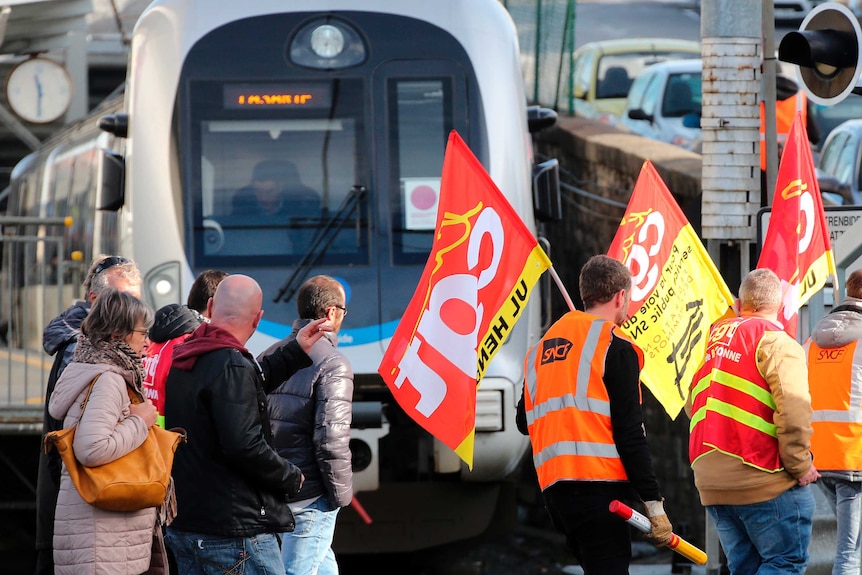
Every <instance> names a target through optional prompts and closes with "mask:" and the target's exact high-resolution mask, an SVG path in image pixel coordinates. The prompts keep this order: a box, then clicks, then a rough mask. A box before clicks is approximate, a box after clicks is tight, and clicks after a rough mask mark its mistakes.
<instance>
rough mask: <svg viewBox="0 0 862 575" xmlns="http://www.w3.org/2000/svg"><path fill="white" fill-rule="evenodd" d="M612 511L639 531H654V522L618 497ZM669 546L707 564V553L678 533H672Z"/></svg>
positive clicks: (690, 558)
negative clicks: (618, 499)
mask: <svg viewBox="0 0 862 575" xmlns="http://www.w3.org/2000/svg"><path fill="white" fill-rule="evenodd" d="M609 509H610V512H611V513H613V514H614V515H617V516H619V517H622V518H623V519H625V521H626V523H628V524H629V525H631V526H632V527H634V528H635V529H637V530H638V531H643V532H644V533H649V532H650V531H652V524H651V523H650V521H649V518H647V517H646V516H645V515H643V514H642V513H638V512H637V511H635V510H634V509H632V508H631V507H629V506H628V505H626V504H625V503H622V502H620V501H617V500H616V499H615V500H613V501H611V504H610V506H609ZM667 546H668V547H670V548H671V549H673V550H674V551H676V552H677V553H679V554H680V555H682V556H683V557H685V558H686V559H689V560H691V561H692V562H693V563H697V564H698V565H706V559H707V557H706V553H704V552H703V551H701V550H700V549H698V548H697V547H695V546H694V545H692V544H691V543H689V542H688V541H686V540H685V539H683V538H682V537H680V536H679V535H677V534H676V533H671V534H670V543H668V544H667Z"/></svg>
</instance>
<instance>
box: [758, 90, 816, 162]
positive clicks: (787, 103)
mask: <svg viewBox="0 0 862 575" xmlns="http://www.w3.org/2000/svg"><path fill="white" fill-rule="evenodd" d="M765 110H766V106H764V105H763V102H761V103H760V169H761V170H763V171H764V172H765V171H766V116H765V115H764V114H765ZM796 112H802V122H803V123H805V124H806V126H807V122H808V99H807V96H806V95H805V92H804V91H802V90H799V91H798V92H796V94H794V95H793V96H790V97H789V98H787V99H786V100H776V102H775V139H776V141H777V142H778V146H779V153H780V151H781V146H782V145H783V144H784V142H786V141H787V136H788V134H790V126H792V125H793V118H794V117H795V116H796Z"/></svg>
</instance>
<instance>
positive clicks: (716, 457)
mask: <svg viewBox="0 0 862 575" xmlns="http://www.w3.org/2000/svg"><path fill="white" fill-rule="evenodd" d="M755 361H756V363H757V370H758V371H759V372H760V374H761V375H762V376H763V377H764V378H765V379H766V381H767V383H768V384H769V390H770V391H771V392H772V397H773V399H774V400H775V416H774V421H775V427H776V433H777V435H778V453H779V456H780V457H781V464H782V465H783V466H784V470H783V471H779V472H776V473H767V472H765V471H761V470H760V469H756V468H754V467H752V466H750V465H746V464H745V463H743V462H742V461H741V460H740V459H738V458H736V457H732V456H730V455H725V454H723V453H721V452H719V451H714V452H712V453H709V454H707V455H704V456H702V457H700V458H699V459H698V460H697V461H695V463H694V465H692V468H693V470H694V483H695V486H696V487H697V490H698V492H699V493H700V501H701V503H702V504H703V505H749V504H752V503H761V502H763V501H769V500H771V499H774V498H776V497H778V496H779V495H781V494H782V493H784V492H785V491H787V490H788V489H791V488H793V487H795V486H796V485H798V481H797V479H798V478H800V477H802V476H803V475H805V474H806V473H808V471H809V470H810V469H811V465H812V464H813V457H812V455H811V434H812V427H811V413H812V412H811V395H810V394H809V392H808V365H807V363H806V359H805V353H804V352H803V350H802V346H801V345H799V344H798V343H797V342H796V341H795V340H793V339H792V338H791V337H790V336H788V335H787V334H786V333H784V332H782V331H773V332H766V333H764V334H763V337H762V338H761V340H760V343H759V344H758V346H757V357H756V358H755ZM685 411H686V413H687V414H688V416H689V417H691V397H689V399H688V401H687V402H686V406H685Z"/></svg>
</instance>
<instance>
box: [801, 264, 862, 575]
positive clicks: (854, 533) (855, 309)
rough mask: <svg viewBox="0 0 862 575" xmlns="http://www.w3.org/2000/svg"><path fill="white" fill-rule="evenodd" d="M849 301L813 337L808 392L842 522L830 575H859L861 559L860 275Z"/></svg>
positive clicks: (829, 490)
mask: <svg viewBox="0 0 862 575" xmlns="http://www.w3.org/2000/svg"><path fill="white" fill-rule="evenodd" d="M845 286H846V289H847V297H846V299H845V300H844V301H843V302H842V303H841V305H840V306H838V307H836V308H835V309H833V310H832V312H831V313H829V314H828V315H827V316H826V317H824V318H823V319H821V320H820V321H819V322H818V323H817V325H815V326H814V329H813V330H812V332H811V339H810V340H809V341H808V342H806V346H807V347H808V387H809V389H810V391H811V407H812V409H813V410H814V419H813V424H812V425H813V427H814V435H813V436H812V437H811V450H812V451H813V452H814V453H815V454H816V455H817V466H818V467H819V468H820V470H821V473H822V474H823V477H822V479H821V480H820V481H818V482H817V484H818V485H819V486H820V489H821V490H822V491H823V492H824V493H825V494H826V500H827V501H829V504H830V506H831V507H832V511H834V512H835V515H836V517H837V518H838V528H837V533H836V537H835V539H836V547H837V549H836V554H835V563H834V567H833V569H832V575H849V574H851V573H852V574H853V575H859V568H860V559H862V533H860V521H862V346H860V345H859V340H860V339H862V270H856V271H854V272H853V273H851V274H850V276H849V277H848V278H847V282H846V284H845Z"/></svg>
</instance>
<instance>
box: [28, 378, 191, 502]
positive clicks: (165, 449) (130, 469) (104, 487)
mask: <svg viewBox="0 0 862 575" xmlns="http://www.w3.org/2000/svg"><path fill="white" fill-rule="evenodd" d="M98 379H99V376H96V378H95V379H93V381H92V382H91V383H90V387H89V389H88V390H87V395H86V396H85V397H84V400H83V401H82V402H81V416H82V417H83V415H84V408H86V407H87V402H88V401H89V399H90V393H92V391H93V386H94V385H95V384H96V381H97V380H98ZM128 392H129V397H130V398H131V399H132V402H133V403H140V402H141V399H140V398H138V397H136V395H135V394H134V393H133V392H132V390H131V389H128ZM75 427H76V426H73V427H70V428H67V429H61V430H59V431H52V432H51V433H48V434H46V435H45V439H44V440H43V446H44V449H45V453H47V452H48V451H49V450H50V449H51V447H54V448H55V449H56V450H57V451H58V452H59V453H60V458H61V459H62V460H63V464H64V465H65V466H66V469H67V470H68V472H69V477H71V478H72V483H74V484H75V488H76V489H77V490H78V493H79V494H80V495H81V498H83V500H84V501H86V502H87V503H89V504H90V505H93V506H94V507H98V508H99V509H106V510H108V511H136V510H138V509H146V508H147V507H158V506H159V505H161V504H162V503H163V502H164V501H165V497H166V496H167V493H168V488H169V486H170V482H171V468H172V467H173V463H174V453H175V452H176V450H177V447H178V446H179V444H180V442H182V441H185V440H186V432H185V430H184V429H180V428H177V429H174V430H167V429H162V428H161V427H159V426H158V425H153V426H152V427H150V431H149V434H148V435H147V439H146V440H145V441H144V443H142V444H141V445H140V446H139V447H138V448H137V449H135V450H134V451H131V452H129V453H127V454H126V455H124V456H122V457H120V458H119V459H116V460H114V461H111V462H110V463H106V464H104V465H99V466H97V467H87V466H85V465H82V464H81V462H79V461H78V459H77V458H76V457H75V453H74V451H73V449H72V442H73V441H74V439H75Z"/></svg>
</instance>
